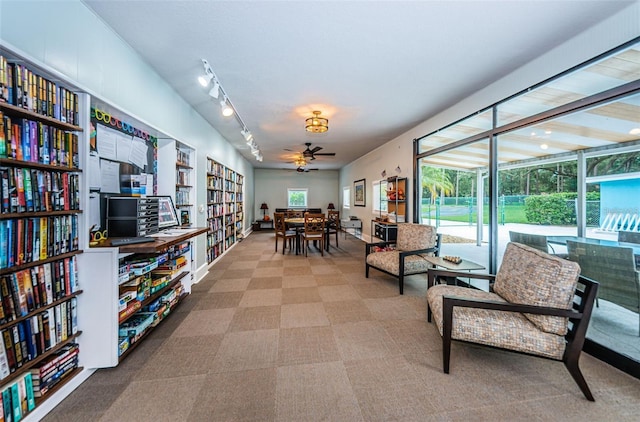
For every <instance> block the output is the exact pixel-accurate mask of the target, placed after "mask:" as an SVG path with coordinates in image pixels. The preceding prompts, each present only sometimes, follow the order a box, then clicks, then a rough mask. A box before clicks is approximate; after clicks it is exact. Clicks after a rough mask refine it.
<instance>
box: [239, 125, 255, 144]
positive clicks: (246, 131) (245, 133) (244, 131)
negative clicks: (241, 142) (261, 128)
mask: <svg viewBox="0 0 640 422" xmlns="http://www.w3.org/2000/svg"><path fill="white" fill-rule="evenodd" d="M240 133H241V134H242V136H244V139H245V141H247V142H251V141H252V140H253V135H252V134H251V132H249V129H247V128H244V129H242V130H241V131H240Z"/></svg>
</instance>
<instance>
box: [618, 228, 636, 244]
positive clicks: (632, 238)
mask: <svg viewBox="0 0 640 422" xmlns="http://www.w3.org/2000/svg"><path fill="white" fill-rule="evenodd" d="M618 242H625V243H640V232H630V231H625V230H620V231H619V232H618Z"/></svg>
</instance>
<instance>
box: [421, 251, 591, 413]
mask: <svg viewBox="0 0 640 422" xmlns="http://www.w3.org/2000/svg"><path fill="white" fill-rule="evenodd" d="M579 274H580V266H579V265H578V264H576V263H575V262H571V261H569V260H566V259H562V258H558V257H556V256H553V255H550V254H547V253H545V252H541V251H539V250H536V249H534V248H532V247H529V246H526V245H522V244H519V243H514V242H511V243H509V244H508V245H507V248H506V251H505V254H504V257H503V260H502V264H501V266H500V269H499V271H498V274H497V275H490V274H473V275H472V276H471V278H474V279H483V280H489V281H490V282H492V283H491V284H490V291H488V292H486V291H484V290H478V289H474V288H469V287H461V286H454V285H445V284H436V280H438V279H439V278H440V277H466V278H468V277H470V275H469V273H467V272H455V271H446V270H438V269H429V273H428V289H427V319H428V321H429V322H431V318H432V316H433V319H434V321H435V324H436V327H437V328H438V330H439V331H440V335H441V336H442V366H443V371H444V373H446V374H448V373H449V361H450V357H451V341H452V340H458V341H463V342H469V343H476V344H482V345H485V346H491V347H494V348H499V349H506V350H510V351H514V352H519V353H525V354H530V355H534V356H539V357H544V358H549V359H554V360H561V361H562V362H563V363H564V365H565V366H566V368H567V369H568V370H569V373H570V374H571V376H572V377H573V379H574V380H575V382H576V383H577V384H578V387H580V390H581V391H582V393H583V394H584V396H585V397H586V398H587V400H590V401H594V398H593V395H592V394H591V391H590V390H589V386H588V385H587V382H586V381H585V379H584V377H583V375H582V372H581V371H580V367H579V366H578V361H579V359H580V352H581V351H582V346H583V345H584V340H585V334H586V332H587V327H588V325H589V319H590V317H591V311H592V309H593V303H594V300H595V297H596V293H597V290H598V283H597V282H595V281H592V280H589V279H587V278H585V277H582V276H580V275H579ZM581 286H583V287H582V288H581Z"/></svg>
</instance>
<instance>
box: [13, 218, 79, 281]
mask: <svg viewBox="0 0 640 422" xmlns="http://www.w3.org/2000/svg"><path fill="white" fill-rule="evenodd" d="M76 250H78V216H77V215H58V216H54V217H33V218H16V219H13V220H1V221H0V269H4V268H10V267H13V266H15V265H22V264H28V263H31V262H36V261H41V260H44V259H47V258H49V257H53V256H57V255H60V254H64V253H67V252H72V251H76Z"/></svg>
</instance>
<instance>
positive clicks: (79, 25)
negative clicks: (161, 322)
mask: <svg viewBox="0 0 640 422" xmlns="http://www.w3.org/2000/svg"><path fill="white" fill-rule="evenodd" d="M27 21H28V22H29V24H28V29H27V28H26V27H25V22H27ZM0 40H2V45H3V46H6V47H8V48H9V49H10V50H13V51H14V52H16V53H18V54H20V55H22V56H24V57H25V58H26V59H28V60H30V61H32V62H34V63H35V64H36V65H39V66H42V67H45V68H46V69H48V70H51V71H53V72H54V73H56V72H57V73H58V74H59V75H60V76H61V77H62V78H63V79H65V80H70V81H72V83H73V84H74V85H76V86H77V87H78V88H79V89H81V90H82V91H85V92H88V93H89V94H91V95H92V96H95V97H97V98H99V99H100V100H102V101H104V102H106V103H108V104H110V105H112V106H114V107H117V108H118V109H119V110H121V111H123V112H124V113H126V114H128V115H129V116H131V117H133V118H134V119H136V120H138V121H140V122H143V123H144V124H146V125H148V126H149V127H151V128H154V129H156V130H158V131H160V132H163V133H165V134H167V135H168V136H170V137H173V138H175V139H177V140H179V141H181V142H184V143H186V144H189V145H191V146H193V147H194V148H196V149H197V151H198V154H197V155H198V156H197V174H196V177H197V178H198V180H199V181H200V186H204V183H205V182H204V181H205V180H206V168H207V166H206V156H207V155H209V156H210V157H212V158H214V159H215V160H216V161H218V162H221V163H223V164H224V165H226V166H228V167H230V168H233V169H234V170H236V171H237V172H239V173H241V174H243V175H244V176H245V185H244V188H245V196H244V198H245V200H246V205H245V210H247V211H246V212H245V227H246V226H247V224H248V223H247V222H250V221H251V220H252V219H253V215H252V214H251V212H252V210H253V208H254V206H253V183H252V182H253V166H252V164H251V163H250V162H249V161H247V160H246V159H245V158H244V157H243V156H242V155H240V153H239V152H238V151H237V150H236V149H235V148H234V147H233V146H232V145H231V144H230V143H229V142H227V141H226V140H225V139H224V138H223V137H222V135H220V133H219V132H218V131H216V130H215V129H214V128H213V127H211V126H210V125H209V123H207V122H206V121H205V120H204V119H203V118H202V116H200V115H199V114H197V113H196V112H195V111H194V110H193V109H192V108H191V107H190V106H189V105H188V104H187V103H186V102H185V101H184V100H183V99H182V98H181V97H180V96H179V95H178V93H177V92H175V91H174V90H173V88H171V87H170V86H169V85H168V84H167V83H166V82H165V81H164V80H163V79H162V78H161V77H160V76H159V75H158V74H157V73H156V72H155V71H154V70H153V69H152V68H151V67H149V65H148V64H147V63H146V62H145V61H143V60H142V59H141V58H140V57H139V56H138V54H137V53H136V52H135V51H134V50H133V49H132V48H131V47H130V46H129V45H128V44H126V43H125V42H123V41H122V39H121V38H120V37H119V36H118V35H116V34H115V32H114V31H113V30H112V29H111V28H110V27H108V26H107V25H105V24H104V23H103V22H102V20H101V19H99V18H98V17H96V16H95V15H94V14H93V12H92V11H91V10H90V9H88V8H87V7H86V6H85V5H84V4H83V3H82V2H80V1H79V0H68V1H10V0H0ZM171 171H174V169H171ZM196 199H197V205H200V204H205V203H206V191H205V190H204V189H198V191H197V196H196ZM195 218H196V220H195V223H196V225H198V226H201V227H202V226H205V225H206V215H205V214H204V213H203V214H200V213H198V212H196V215H195ZM197 242H198V247H197V250H198V256H197V257H196V262H197V266H198V267H200V266H201V265H204V264H205V263H206V255H205V236H199V237H198V240H197Z"/></svg>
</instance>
